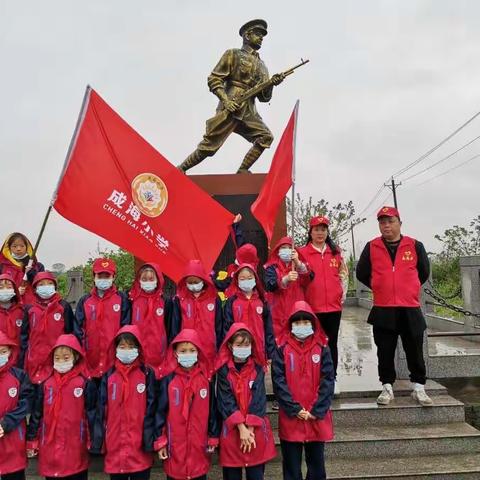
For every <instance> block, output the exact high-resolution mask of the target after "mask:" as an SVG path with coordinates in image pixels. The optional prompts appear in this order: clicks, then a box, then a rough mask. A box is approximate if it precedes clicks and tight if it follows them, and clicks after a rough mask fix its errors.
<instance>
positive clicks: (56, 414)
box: [27, 334, 96, 480]
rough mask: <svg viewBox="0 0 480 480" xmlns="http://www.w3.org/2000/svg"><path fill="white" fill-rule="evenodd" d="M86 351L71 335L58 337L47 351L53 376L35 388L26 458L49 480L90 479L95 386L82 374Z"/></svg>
mask: <svg viewBox="0 0 480 480" xmlns="http://www.w3.org/2000/svg"><path fill="white" fill-rule="evenodd" d="M83 359H84V352H83V349H82V347H81V346H80V343H79V341H78V340H77V338H76V337H75V336H74V335H71V334H64V335H60V336H59V337H58V339H57V341H56V342H55V344H54V345H53V347H52V349H51V350H50V354H49V361H50V363H51V364H52V366H53V373H52V374H51V375H50V376H49V377H48V378H47V379H46V380H45V381H44V382H43V384H42V385H39V386H38V388H37V394H36V398H35V401H34V406H33V411H32V416H31V417H30V422H29V424H28V433H27V440H28V442H27V448H28V453H29V456H30V457H32V456H35V455H37V454H38V455H39V460H38V471H39V473H40V475H42V476H44V477H45V478H47V479H48V480H52V479H55V478H68V479H69V480H86V479H87V478H88V447H89V446H90V445H89V444H90V438H91V434H92V431H93V424H94V419H95V407H96V386H95V383H94V382H93V381H90V380H87V378H86V377H85V373H84V361H83Z"/></svg>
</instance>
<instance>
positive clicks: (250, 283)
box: [238, 278, 257, 292]
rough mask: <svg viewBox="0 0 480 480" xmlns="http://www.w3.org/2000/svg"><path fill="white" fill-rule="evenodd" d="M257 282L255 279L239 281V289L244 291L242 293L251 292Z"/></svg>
mask: <svg viewBox="0 0 480 480" xmlns="http://www.w3.org/2000/svg"><path fill="white" fill-rule="evenodd" d="M256 283H257V282H256V281H255V279H254V278H249V279H248V280H239V281H238V288H240V290H242V292H251V291H252V290H253V287H255V285H256Z"/></svg>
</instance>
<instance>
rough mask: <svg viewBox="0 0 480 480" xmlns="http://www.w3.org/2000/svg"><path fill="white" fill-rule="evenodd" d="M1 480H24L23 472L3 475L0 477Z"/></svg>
mask: <svg viewBox="0 0 480 480" xmlns="http://www.w3.org/2000/svg"><path fill="white" fill-rule="evenodd" d="M0 478H1V479H2V480H25V470H18V471H17V472H12V473H4V474H3V475H0Z"/></svg>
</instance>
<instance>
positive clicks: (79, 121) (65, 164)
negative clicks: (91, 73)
mask: <svg viewBox="0 0 480 480" xmlns="http://www.w3.org/2000/svg"><path fill="white" fill-rule="evenodd" d="M91 91H92V87H90V85H87V88H86V90H85V94H84V96H83V101H82V108H81V110H80V114H79V116H78V119H77V124H76V125H75V130H74V132H73V136H72V139H71V140H70V145H69V147H68V151H67V156H66V157H65V161H64V162H63V167H62V171H61V173H60V176H59V178H58V181H57V185H56V187H55V190H54V192H53V195H52V199H51V200H50V204H49V205H48V208H47V213H46V214H45V217H44V219H43V222H42V226H41V227H40V233H39V234H38V237H37V240H36V241H35V245H34V247H33V255H32V258H31V259H30V260H29V262H28V265H27V266H29V267H31V266H32V265H33V259H34V258H35V256H36V254H37V250H38V247H39V246H40V242H41V240H42V237H43V234H44V232H45V227H46V226H47V222H48V219H49V218H50V214H51V213H52V209H53V205H54V203H55V200H56V199H57V192H58V189H59V187H60V183H61V182H62V179H63V177H64V175H65V172H66V170H67V167H68V164H69V162H70V157H71V155H72V151H73V149H74V147H75V144H76V143H77V138H78V133H79V131H80V127H81V126H82V123H83V120H84V119H85V114H86V111H87V105H88V101H89V99H90V93H91ZM23 279H24V280H26V279H27V274H26V273H25V275H24V277H23Z"/></svg>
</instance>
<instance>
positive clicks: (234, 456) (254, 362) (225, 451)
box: [216, 322, 276, 467]
mask: <svg viewBox="0 0 480 480" xmlns="http://www.w3.org/2000/svg"><path fill="white" fill-rule="evenodd" d="M239 330H246V331H248V332H249V333H250V334H251V335H252V336H253V332H252V330H250V329H249V328H248V326H247V325H245V324H243V323H240V322H239V323H234V324H233V325H232V327H231V328H230V330H229V331H228V333H227V335H226V337H225V340H224V342H223V344H222V346H221V348H220V351H219V353H218V357H217V361H216V366H217V368H218V374H217V402H218V410H219V412H220V415H221V418H222V420H223V425H222V429H221V433H220V465H222V466H223V467H250V466H254V465H259V464H262V463H266V462H268V461H269V460H271V459H272V458H274V457H275V456H276V451H275V442H274V438H273V432H272V427H271V425H270V420H269V419H268V415H267V411H266V408H267V395H266V392H265V373H264V369H263V367H262V364H261V363H260V361H261V360H262V358H260V359H259V358H258V353H257V350H256V349H255V348H254V345H252V352H253V354H252V356H250V357H249V359H248V360H247V361H246V362H245V363H243V364H235V363H234V361H233V356H232V352H231V351H230V349H229V347H228V341H229V340H230V339H231V338H232V337H233V336H234V335H235V333H236V332H238V331H239ZM253 342H254V343H255V340H254V341H253ZM240 423H245V424H246V426H247V427H253V429H254V433H255V441H256V444H257V446H256V448H254V449H252V451H251V452H245V453H243V452H242V451H241V449H240V435H239V432H238V428H237V425H238V424H240Z"/></svg>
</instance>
